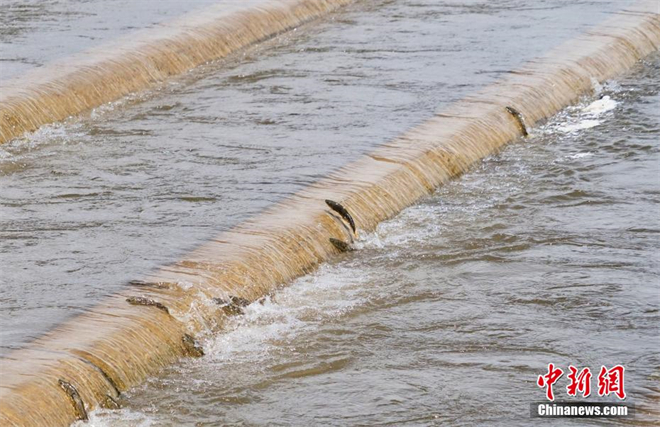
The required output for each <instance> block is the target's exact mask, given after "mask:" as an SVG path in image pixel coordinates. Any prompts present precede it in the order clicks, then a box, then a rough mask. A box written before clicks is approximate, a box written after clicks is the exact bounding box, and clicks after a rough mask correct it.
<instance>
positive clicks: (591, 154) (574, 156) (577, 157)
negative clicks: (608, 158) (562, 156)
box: [566, 152, 594, 159]
mask: <svg viewBox="0 0 660 427" xmlns="http://www.w3.org/2000/svg"><path fill="white" fill-rule="evenodd" d="M593 155H594V153H589V152H587V153H577V154H573V155H571V156H567V157H566V158H567V159H582V158H584V157H591V156H593Z"/></svg>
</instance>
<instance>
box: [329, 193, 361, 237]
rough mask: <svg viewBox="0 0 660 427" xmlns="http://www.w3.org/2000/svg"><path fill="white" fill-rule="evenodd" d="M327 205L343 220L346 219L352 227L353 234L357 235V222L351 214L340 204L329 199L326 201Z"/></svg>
mask: <svg viewBox="0 0 660 427" xmlns="http://www.w3.org/2000/svg"><path fill="white" fill-rule="evenodd" d="M325 204H326V205H328V206H330V209H332V210H333V211H335V212H337V213H338V214H339V215H341V216H342V218H344V219H345V220H346V221H348V223H349V224H350V226H351V229H352V230H353V233H355V232H356V231H357V230H356V228H355V221H353V217H352V216H351V214H349V213H348V211H347V210H346V208H345V207H343V206H342V205H341V204H339V203H337V202H334V201H332V200H327V199H326V201H325Z"/></svg>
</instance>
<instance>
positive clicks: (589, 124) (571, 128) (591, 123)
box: [557, 119, 602, 133]
mask: <svg viewBox="0 0 660 427" xmlns="http://www.w3.org/2000/svg"><path fill="white" fill-rule="evenodd" d="M601 123H602V121H600V120H594V119H585V120H580V121H579V122H577V123H567V124H565V125H562V126H559V127H558V128H557V129H559V130H560V131H562V132H565V133H573V132H577V131H580V130H584V129H591V128H593V127H596V126H598V125H599V124H601Z"/></svg>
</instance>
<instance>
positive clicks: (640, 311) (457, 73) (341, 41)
mask: <svg viewBox="0 0 660 427" xmlns="http://www.w3.org/2000/svg"><path fill="white" fill-rule="evenodd" d="M523 5H524V2H514V1H502V2H488V3H474V2H443V3H437V2H430V1H429V2H420V1H416V2H412V1H405V0H402V1H393V2H377V3H375V4H365V3H357V4H356V5H354V6H352V7H350V8H347V9H346V10H344V11H342V12H340V13H337V14H334V15H332V16H331V17H330V18H328V19H325V20H323V21H321V22H318V23H315V24H314V25H307V26H305V27H302V28H300V29H298V30H297V31H295V32H292V33H290V34H286V35H284V36H281V37H278V38H277V39H275V40H273V41H270V42H268V43H265V44H263V45H261V46H258V47H255V48H252V49H249V50H247V51H245V52H243V53H242V54H241V55H237V56H235V57H232V58H229V59H227V60H225V61H222V62H219V63H215V64H209V65H207V66H205V67H203V69H201V70H197V71H195V72H192V73H190V74H189V75H187V76H184V77H182V78H179V79H177V80H175V81H173V82H171V83H169V84H167V85H163V86H161V87H159V88H157V89H156V90H154V91H152V92H149V93H142V94H137V95H135V96H132V97H129V98H127V99H124V100H122V101H119V102H117V103H113V104H111V105H105V106H103V107H101V108H99V109H97V110H95V111H94V112H92V114H91V116H90V117H84V118H74V119H71V120H70V121H68V122H67V123H64V124H61V125H53V126H48V127H45V128H44V129H42V130H40V131H38V132H37V133H36V134H34V135H31V136H28V137H26V138H22V139H20V140H17V141H14V142H12V143H10V144H8V145H6V146H3V147H2V148H1V150H2V151H0V156H1V158H0V180H1V182H0V238H2V240H1V243H0V244H1V246H0V271H1V272H2V275H1V276H0V280H1V281H2V283H1V284H0V324H1V325H2V328H1V331H0V340H1V344H2V349H3V351H7V350H8V349H11V348H15V347H20V345H21V344H22V343H25V342H26V341H28V340H29V339H30V338H32V337H34V336H38V335H39V334H41V333H43V332H44V331H46V330H48V329H50V328H51V327H52V326H53V325H55V324H57V323H59V322H61V321H62V320H63V319H65V318H67V317H68V316H71V315H73V314H75V313H79V312H81V311H84V310H85V308H87V307H89V306H90V305H91V304H93V303H94V302H96V301H98V300H99V299H100V298H101V297H102V296H103V295H107V294H110V293H113V292H115V291H117V290H119V289H122V286H124V284H125V283H126V282H127V281H128V280H130V279H133V278H135V277H139V276H140V275H141V274H143V273H145V272H148V271H150V270H152V269H154V268H156V267H157V266H159V265H162V264H165V263H167V262H170V261H172V260H173V259H176V257H177V256H179V255H180V254H182V253H184V252H185V251H186V250H188V249H190V248H193V247H194V246H195V245H196V244H198V243H199V242H202V241H204V239H205V238H208V237H209V236H211V235H213V234H215V233H216V232H217V231H218V230H224V229H228V228H230V227H231V226H232V225H234V224H236V223H238V222H240V221H241V220H243V219H245V218H248V217H249V216H250V215H252V214H255V213H257V212H259V211H260V210H262V209H263V208H264V207H266V206H268V205H269V204H271V203H273V202H275V201H277V200H280V199H281V198H282V197H284V196H286V195H289V194H292V193H293V192H295V191H297V190H299V189H300V188H302V187H304V186H305V185H308V184H309V183H312V182H314V181H316V180H318V179H319V178H320V177H322V176H324V175H325V174H327V173H328V172H330V171H332V170H334V169H336V168H337V167H339V166H341V165H344V164H346V163H347V162H349V161H350V160H352V159H354V158H355V157H356V156H357V155H359V154H360V153H363V152H365V151H368V150H370V149H371V148H373V147H374V146H376V145H378V144H380V143H382V142H385V141H387V140H388V139H390V138H392V137H393V136H395V135H397V134H399V133H401V132H402V131H404V130H405V129H407V128H409V127H411V126H413V125H414V124H416V123H419V122H420V121H422V120H424V119H425V118H427V117H429V116H430V115H431V114H432V113H433V111H435V110H436V109H438V108H440V107H442V106H444V105H447V104H449V103H451V102H452V101H454V100H457V99H460V98H462V97H463V96H465V95H467V94H470V93H473V92H475V91H476V90H477V89H478V88H480V87H483V86H484V85H486V84H488V83H490V82H492V81H493V80H494V79H495V78H497V77H498V76H500V75H502V74H503V73H504V72H506V71H507V70H510V69H512V68H515V67H516V66H519V65H521V64H522V63H523V62H524V61H526V60H529V59H531V58H533V57H534V56H537V55H540V54H542V53H544V52H545V51H547V50H548V49H550V48H552V47H554V46H556V45H557V44H559V43H560V42H561V41H564V40H566V39H569V38H571V37H574V36H575V35H577V34H579V33H580V32H582V31H584V30H585V29H586V28H587V27H588V26H589V25H591V24H595V23H597V22H600V21H602V20H603V19H604V18H605V17H606V16H607V12H608V11H611V10H615V9H618V8H620V7H621V6H622V4H621V3H620V2H602V3H601V2H598V3H592V2H579V3H576V2H560V1H557V2H547V3H539V4H538V5H535V6H534V7H524V6H523ZM144 19H145V20H148V19H149V17H145V18H144ZM145 22H146V21H145ZM40 25H42V24H39V23H35V24H34V26H33V27H34V28H36V29H37V30H35V31H38V29H39V28H40ZM44 25H45V24H44ZM89 32H92V33H93V32H94V29H93V28H90V29H89ZM37 56H38V55H37ZM659 69H660V58H658V56H654V57H652V58H650V59H649V60H648V61H647V62H646V63H645V64H643V65H640V67H639V68H638V69H637V70H635V71H634V72H633V73H631V75H630V76H628V77H626V78H622V79H621V80H620V81H619V82H618V83H617V84H611V85H608V86H607V87H606V88H605V89H604V91H603V93H604V94H605V95H607V96H608V97H609V98H603V100H602V101H601V102H600V103H599V104H596V105H592V106H589V104H590V102H591V101H594V99H590V100H585V103H584V104H583V105H581V106H579V107H576V108H575V109H569V110H567V111H566V112H565V113H563V114H562V115H560V116H559V117H557V118H555V119H553V120H552V121H551V122H550V124H548V125H546V126H544V127H543V128H542V129H539V130H537V131H536V132H535V134H534V135H533V137H532V138H530V139H528V140H527V141H525V142H524V143H518V144H515V145H513V146H511V147H509V148H508V149H507V150H506V151H504V152H503V153H502V154H501V155H499V156H495V157H492V158H490V159H487V160H486V161H485V162H484V163H483V164H482V165H481V166H480V167H479V168H477V170H475V171H474V172H472V173H470V174H469V175H467V176H465V177H463V178H462V179H461V180H458V181H455V182H452V183H451V184H449V185H447V186H445V187H443V188H441V189H439V190H438V191H437V193H436V194H435V195H433V196H432V197H430V198H428V199H427V200H425V201H423V202H422V203H420V204H418V205H416V206H414V207H412V208H410V209H408V210H406V211H405V212H403V213H402V214H401V215H399V216H398V217H397V218H395V219H394V220H392V221H389V222H387V223H384V224H382V225H381V227H380V228H379V229H378V231H377V232H376V233H375V234H373V235H369V236H365V240H364V241H363V242H361V243H360V246H361V249H360V250H359V251H358V252H355V253H352V254H350V255H347V256H346V257H345V258H343V259H342V260H340V261H339V262H336V263H333V264H330V265H326V266H323V267H322V268H321V269H320V270H319V271H318V272H317V273H314V274H313V275H310V276H307V277H304V278H302V279H300V280H298V281H297V282H296V283H294V284H293V285H291V286H290V287H287V288H284V289H282V290H281V291H279V292H277V293H276V294H275V295H274V296H273V297H272V298H271V299H269V300H268V301H266V302H265V303H264V304H253V305H252V306H250V307H249V308H248V309H247V311H246V314H245V315H244V316H238V317H236V318H235V319H234V320H233V321H232V324H231V325H230V328H229V330H228V332H227V333H224V334H222V335H220V336H217V337H208V338H207V340H206V342H205V348H206V352H207V356H206V357H204V358H202V359H199V360H194V361H185V362H183V363H181V364H179V365H177V366H175V367H173V368H171V369H170V370H168V371H167V372H164V373H163V375H162V376H159V377H158V378H154V379H152V380H150V381H149V382H148V383H146V384H145V385H144V386H141V387H139V388H137V389H134V390H132V391H131V392H130V393H128V394H127V395H126V396H125V397H124V398H123V399H122V404H123V405H124V408H123V409H122V410H120V411H113V412H103V411H101V412H97V413H95V414H93V419H92V423H93V424H95V425H148V424H154V425H215V424H218V423H220V424H237V425H263V424H273V423H275V424H277V423H280V424H282V425H290V424H294V425H314V424H335V425H347V424H388V423H390V424H394V425H399V424H404V423H408V424H411V425H414V424H419V425H427V424H433V423H442V422H451V423H452V424H465V425H476V424H482V423H488V424H497V423H501V424H507V425H510V424H518V425H527V424H528V423H529V418H528V416H529V415H528V413H529V406H528V404H529V403H530V402H532V401H537V400H541V398H542V390H540V389H539V388H538V387H537V386H536V384H535V380H536V376H537V375H539V374H541V373H543V370H544V368H545V366H547V363H549V362H553V363H555V364H559V365H561V366H564V367H565V366H567V365H568V364H574V365H580V366H591V367H592V369H597V368H598V367H600V365H601V364H604V365H613V364H617V363H621V364H624V365H625V366H626V369H627V371H626V372H627V374H628V377H627V383H626V384H627V386H628V387H629V389H628V392H629V394H630V396H631V401H632V402H633V403H635V404H636V405H638V406H642V407H644V406H654V405H655V406H657V399H658V393H659V390H658V387H657V381H658V376H659V375H660V374H659V372H658V367H659V366H660V357H659V356H658V353H659V352H660V345H659V344H658V335H659V334H658V332H659V331H658V320H659V313H660V298H659V297H658V292H657V284H658V268H657V255H656V253H657V251H658V247H659V246H660V243H659V241H658V237H657V236H658V234H657V233H658V232H659V231H660V224H658V222H659V220H658V201H659V198H660V193H658V190H657V184H658V161H659V158H658V147H657V141H658V135H660V124H659V123H658V111H659V109H660V81H659V80H658V77H657V76H658V71H659ZM654 402H655V404H654ZM644 417H647V418H644ZM645 419H646V420H649V418H648V416H645V415H644V414H639V415H638V418H637V421H640V422H641V421H644V420H645Z"/></svg>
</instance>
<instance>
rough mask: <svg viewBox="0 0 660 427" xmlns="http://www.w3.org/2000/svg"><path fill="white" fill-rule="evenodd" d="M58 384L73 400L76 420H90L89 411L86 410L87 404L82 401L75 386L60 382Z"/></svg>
mask: <svg viewBox="0 0 660 427" xmlns="http://www.w3.org/2000/svg"><path fill="white" fill-rule="evenodd" d="M57 382H58V383H59V384H60V387H61V388H62V390H64V392H65V393H66V394H67V395H68V396H69V398H70V399H71V402H72V403H73V409H74V410H75V412H76V418H78V419H79V420H82V421H87V420H88V419H89V418H88V417H87V410H85V403H84V402H83V401H82V398H81V397H80V393H78V390H76V388H75V387H74V386H73V384H71V383H69V382H67V381H64V380H58V381H57Z"/></svg>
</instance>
